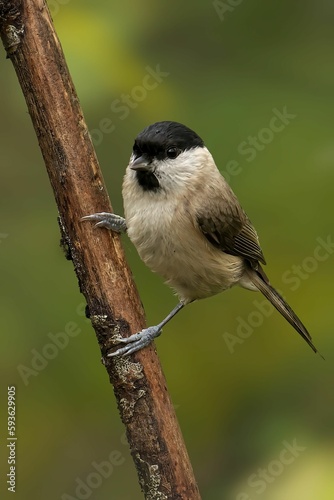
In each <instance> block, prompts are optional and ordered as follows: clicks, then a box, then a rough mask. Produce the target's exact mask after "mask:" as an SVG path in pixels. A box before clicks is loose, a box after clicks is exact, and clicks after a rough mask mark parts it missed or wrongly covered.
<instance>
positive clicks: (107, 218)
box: [81, 212, 126, 233]
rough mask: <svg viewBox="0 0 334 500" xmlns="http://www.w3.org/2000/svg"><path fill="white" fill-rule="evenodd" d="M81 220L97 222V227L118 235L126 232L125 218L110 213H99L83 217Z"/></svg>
mask: <svg viewBox="0 0 334 500" xmlns="http://www.w3.org/2000/svg"><path fill="white" fill-rule="evenodd" d="M81 220H89V221H92V222H96V224H95V226H96V227H105V228H106V229H110V230H111V231H115V232H116V233H123V232H125V231H126V221H125V219H124V218H123V217H121V216H120V215H116V214H111V213H109V212H98V213H96V214H92V215H86V216H85V217H81Z"/></svg>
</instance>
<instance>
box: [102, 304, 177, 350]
mask: <svg viewBox="0 0 334 500" xmlns="http://www.w3.org/2000/svg"><path fill="white" fill-rule="evenodd" d="M183 307H184V304H183V303H182V302H179V303H178V304H177V306H175V307H174V309H173V310H172V311H171V312H170V313H169V314H168V316H166V317H165V319H164V320H162V321H161V323H159V324H158V325H156V326H149V327H148V328H145V329H144V330H142V331H141V332H139V333H135V334H133V335H131V336H130V337H127V338H124V339H120V340H119V342H120V343H122V344H128V345H126V346H125V347H121V348H120V349H117V351H114V352H112V353H110V354H108V356H109V357H112V356H128V355H129V354H132V353H134V352H136V351H139V350H140V349H142V348H143V347H146V346H147V345H149V344H150V343H151V342H152V340H153V339H154V338H155V337H159V335H161V333H162V327H163V326H165V324H166V323H168V321H170V320H171V319H172V318H173V317H174V316H175V315H176V314H177V313H178V312H179V311H180V310H181V309H182V308H183Z"/></svg>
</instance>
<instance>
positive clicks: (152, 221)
mask: <svg viewBox="0 0 334 500" xmlns="http://www.w3.org/2000/svg"><path fill="white" fill-rule="evenodd" d="M144 198H145V197H144ZM125 216H126V221H127V227H128V235H129V238H130V239H131V241H132V242H133V244H134V245H135V247H136V249H137V251H138V253H139V256H140V257H141V259H142V260H143V261H144V262H145V264H146V265H147V266H148V267H149V268H150V269H151V270H152V271H154V272H156V273H158V274H160V275H161V276H163V277H164V278H165V280H166V282H167V284H169V285H170V286H171V287H172V288H173V289H174V290H175V291H176V293H177V295H178V296H179V298H180V300H183V301H184V302H190V301H192V300H196V299H200V298H204V297H208V296H210V295H214V294H216V293H218V292H221V291H223V290H225V289H226V288H229V287H230V286H232V285H234V284H235V283H236V282H237V281H238V280H239V279H240V277H241V275H242V273H243V262H242V260H241V259H240V258H239V257H235V256H232V255H227V254H225V253H224V252H222V251H220V250H218V249H216V248H215V247H213V246H212V245H211V244H210V243H209V242H208V241H207V240H206V238H205V237H204V236H203V234H202V233H201V231H200V230H199V228H198V227H197V225H196V224H195V223H194V222H193V220H192V218H191V216H190V214H189V213H188V212H187V209H186V204H184V203H182V202H180V200H179V201H178V202H175V203H171V202H169V201H166V200H158V201H157V200H156V201H155V202H154V203H148V202H147V200H145V199H143V198H142V199H141V200H138V203H136V204H135V206H134V205H133V204H131V203H130V204H129V205H128V204H126V203H125Z"/></svg>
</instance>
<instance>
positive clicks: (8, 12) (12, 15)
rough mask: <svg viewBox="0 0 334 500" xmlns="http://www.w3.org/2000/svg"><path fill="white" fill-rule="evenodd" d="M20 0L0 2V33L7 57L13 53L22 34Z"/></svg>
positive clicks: (22, 24)
mask: <svg viewBox="0 0 334 500" xmlns="http://www.w3.org/2000/svg"><path fill="white" fill-rule="evenodd" d="M22 12H23V6H22V0H9V1H8V0H0V33H1V38H2V41H3V44H4V47H5V49H6V52H7V57H10V56H11V55H12V54H14V53H15V51H16V49H17V47H18V45H19V44H20V43H21V38H22V35H23V33H24V23H23V16H22Z"/></svg>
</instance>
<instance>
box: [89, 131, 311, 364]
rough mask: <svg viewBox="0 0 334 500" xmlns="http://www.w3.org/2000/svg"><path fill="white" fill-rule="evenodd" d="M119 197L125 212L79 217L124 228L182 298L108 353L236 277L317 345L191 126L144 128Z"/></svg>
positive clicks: (129, 345)
mask: <svg viewBox="0 0 334 500" xmlns="http://www.w3.org/2000/svg"><path fill="white" fill-rule="evenodd" d="M123 201H124V213H125V219H124V218H122V217H120V216H118V215H115V214H111V213H107V212H101V213H96V214H93V215H88V216H86V217H83V219H84V220H90V221H94V222H96V226H98V227H105V228H108V229H110V230H113V231H117V232H125V231H126V232H127V234H128V236H129V238H130V240H131V241H132V243H133V244H134V246H135V247H136V249H137V251H138V253H139V256H140V257H141V259H142V260H143V261H144V262H145V264H146V265H147V266H148V267H149V268H150V269H151V270H152V271H154V272H157V273H158V274H160V275H161V276H162V277H163V278H164V279H165V280H166V283H167V284H168V285H169V286H170V287H171V288H172V289H173V290H174V291H175V292H176V295H177V296H178V298H179V303H178V305H177V306H176V307H175V308H174V309H173V310H172V311H171V312H170V313H169V314H168V316H166V318H165V319H164V320H163V321H162V322H161V323H159V324H158V325H156V326H150V327H148V328H145V329H144V330H142V331H141V332H139V333H136V334H134V335H131V336H130V337H128V338H124V339H121V340H120V341H119V342H120V343H122V344H125V346H124V347H121V348H119V349H117V350H116V351H115V352H112V353H111V354H109V356H116V355H128V354H131V353H133V352H136V351H138V350H139V349H142V348H143V347H145V346H147V345H148V344H149V343H150V342H151V341H152V340H153V339H154V338H155V337H158V336H159V335H160V334H161V331H162V328H163V326H164V325H165V324H166V323H167V322H168V321H169V320H170V319H171V318H173V317H174V316H175V315H176V314H177V313H178V312H179V311H180V309H182V308H183V307H184V306H185V305H186V304H189V303H190V302H193V301H195V300H198V299H204V298H206V297H210V296H211V295H215V294H217V293H219V292H222V291H224V290H227V289H228V288H231V287H232V286H234V285H240V286H242V287H244V288H247V289H248V290H254V291H260V292H261V293H262V294H263V295H264V296H265V297H266V298H267V299H268V300H269V302H271V304H272V305H273V306H274V307H275V308H276V309H277V310H278V311H279V312H280V313H281V314H282V315H283V316H284V318H285V319H286V320H287V321H288V322H289V323H290V324H291V325H292V326H293V327H294V328H295V330H297V332H298V333H299V334H300V335H301V336H302V337H303V339H304V340H305V341H306V342H307V343H308V344H309V346H310V347H311V348H312V349H313V351H314V352H317V349H316V348H315V346H314V345H313V343H312V340H311V336H310V334H309V333H308V331H307V329H306V328H305V326H304V325H303V323H302V322H301V321H300V319H299V318H298V316H297V315H296V314H295V313H294V312H293V310H292V309H291V307H290V306H289V305H288V304H287V303H286V301H285V300H284V299H283V297H281V295H280V294H279V293H278V292H277V291H276V290H275V289H274V288H273V287H272V285H271V284H270V282H269V280H268V278H267V275H266V274H265V272H264V271H263V268H262V265H261V264H265V263H266V261H265V259H264V256H263V253H262V250H261V247H260V243H259V239H258V236H257V233H256V231H255V229H254V227H253V225H252V223H251V222H250V220H249V218H248V217H247V215H246V213H245V212H244V210H243V209H242V208H241V205H240V203H239V201H238V199H237V197H236V196H235V194H234V193H233V191H232V189H231V188H230V187H229V185H228V184H227V182H226V181H225V179H224V177H223V176H222V175H221V174H220V172H219V170H218V168H217V167H216V164H215V162H214V160H213V158H212V156H211V154H210V152H209V151H208V149H207V148H206V147H205V145H204V142H203V140H202V139H201V138H200V137H199V136H198V135H197V134H196V133H195V132H194V131H192V130H190V129H189V128H188V127H186V126H185V125H181V124H180V123H176V122H171V121H163V122H158V123H154V124H153V125H150V126H149V127H147V128H145V129H144V130H143V131H142V132H141V133H140V134H139V135H138V136H137V138H136V139H135V142H134V146H133V151H132V155H131V157H130V162H129V165H128V167H127V169H126V173H125V177H124V182H123Z"/></svg>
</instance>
